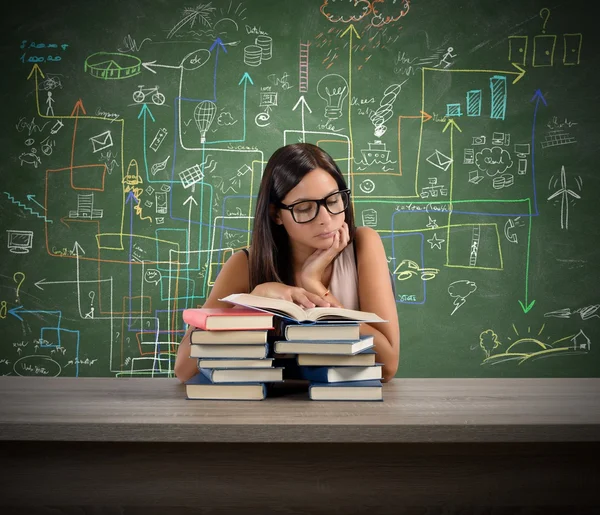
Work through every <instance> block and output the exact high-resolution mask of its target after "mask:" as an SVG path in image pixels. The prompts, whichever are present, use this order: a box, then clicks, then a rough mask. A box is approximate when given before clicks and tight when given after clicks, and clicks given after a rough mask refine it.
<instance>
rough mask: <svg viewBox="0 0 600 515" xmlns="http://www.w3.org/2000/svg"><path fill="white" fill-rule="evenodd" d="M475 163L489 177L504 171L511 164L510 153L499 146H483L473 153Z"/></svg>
mask: <svg viewBox="0 0 600 515" xmlns="http://www.w3.org/2000/svg"><path fill="white" fill-rule="evenodd" d="M475 164H476V165H477V168H479V169H480V170H481V171H482V172H485V173H487V174H488V175H489V176H490V177H493V176H494V175H498V174H501V173H504V172H505V171H506V170H508V169H509V168H510V167H511V166H512V165H513V161H512V158H511V157H510V154H509V153H508V152H507V151H506V150H504V149H503V148H501V147H492V148H484V149H483V150H482V151H481V152H477V154H476V155H475Z"/></svg>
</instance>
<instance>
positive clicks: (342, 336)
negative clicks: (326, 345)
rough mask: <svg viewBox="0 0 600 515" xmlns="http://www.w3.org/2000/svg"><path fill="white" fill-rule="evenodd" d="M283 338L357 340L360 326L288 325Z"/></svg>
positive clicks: (331, 324) (330, 324) (329, 324)
mask: <svg viewBox="0 0 600 515" xmlns="http://www.w3.org/2000/svg"><path fill="white" fill-rule="evenodd" d="M284 336H285V339H286V340H319V341H323V340H358V339H359V338H360V324H358V323H356V324H333V323H328V324H289V325H287V326H286V327H285V330H284Z"/></svg>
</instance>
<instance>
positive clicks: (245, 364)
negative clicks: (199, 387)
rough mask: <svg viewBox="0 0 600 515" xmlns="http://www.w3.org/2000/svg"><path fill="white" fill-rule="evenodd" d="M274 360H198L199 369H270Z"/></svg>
mask: <svg viewBox="0 0 600 515" xmlns="http://www.w3.org/2000/svg"><path fill="white" fill-rule="evenodd" d="M272 366H273V358H264V359H235V358H231V359H227V358H219V359H216V358H213V359H210V358H198V368H270V367H272Z"/></svg>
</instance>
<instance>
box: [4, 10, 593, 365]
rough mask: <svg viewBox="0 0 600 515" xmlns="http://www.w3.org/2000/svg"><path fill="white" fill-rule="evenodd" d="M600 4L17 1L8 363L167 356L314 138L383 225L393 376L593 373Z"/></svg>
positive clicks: (8, 29)
mask: <svg viewBox="0 0 600 515" xmlns="http://www.w3.org/2000/svg"><path fill="white" fill-rule="evenodd" d="M355 4H356V5H355ZM586 7H587V4H586V3H584V2H583V0H576V1H571V2H563V3H560V4H558V5H554V4H552V5H550V4H547V3H543V2H538V1H534V2H520V1H518V0H507V1H504V2H497V1H491V0H490V1H476V0H459V1H456V2H424V1H417V0H414V1H410V2H409V1H408V0H405V1H391V0H377V1H376V0H373V1H367V0H359V1H357V2H354V1H348V0H344V1H342V0H338V1H334V0H306V1H302V2H299V1H294V0H285V1H284V0H276V1H275V0H269V1H266V0H223V1H214V0H213V1H212V2H200V3H196V4H195V5H191V6H190V5H188V3H186V2H183V1H181V2H179V1H175V2H142V1H139V0H132V1H130V2H118V1H116V0H105V1H103V2H99V1H98V2H94V1H90V2H76V1H70V2H59V3H58V4H52V3H47V2H46V3H42V2H40V1H34V2H21V3H17V4H16V5H15V7H14V9H15V10H14V14H11V15H10V16H5V17H4V18H3V20H2V22H1V23H2V52H3V56H4V65H3V81H2V82H3V86H2V106H3V112H4V115H3V116H2V118H1V119H0V123H2V125H3V126H2V130H1V131H0V134H1V135H0V138H1V142H2V150H3V159H2V164H1V166H2V189H1V190H0V216H1V220H2V231H1V232H0V255H1V258H0V261H1V265H0V269H1V275H0V331H1V334H2V339H1V340H2V345H1V346H0V374H4V375H61V376H114V377H116V376H121V377H122V376H168V375H172V374H173V362H174V356H175V353H176V351H177V345H178V342H179V340H180V338H181V336H182V331H183V329H184V328H183V323H182V320H181V311H182V310H183V309H184V308H186V307H189V306H199V305H202V303H203V302H204V300H205V299H206V297H207V295H208V293H209V292H210V288H211V285H212V284H213V283H214V280H215V277H216V276H217V274H218V272H219V270H220V267H221V266H222V263H223V262H224V261H225V260H226V259H227V258H228V257H229V256H230V255H231V254H232V252H234V251H235V250H237V249H240V248H243V247H246V246H247V245H248V244H249V241H250V236H251V232H252V214H253V211H254V204H255V199H256V193H257V189H258V185H259V181H260V177H261V173H262V170H263V167H264V164H265V162H266V160H267V159H268V157H269V156H270V155H271V153H272V152H273V151H274V150H275V149H276V148H278V147H279V146H282V145H284V144H287V143H291V142H298V141H307V142H312V143H315V144H318V145H320V146H321V147H323V148H324V149H325V150H327V151H328V152H329V153H330V154H331V155H332V156H334V158H335V159H337V161H338V163H339V164H340V167H341V169H342V170H343V172H344V175H345V177H346V178H347V180H348V183H349V186H350V187H351V189H352V193H353V202H354V208H355V212H356V217H357V224H358V225H368V226H371V227H373V228H375V229H376V230H377V231H378V232H379V233H380V235H381V237H382V238H383V241H384V244H385V247H386V250H387V254H388V260H389V268H390V272H392V274H393V276H394V281H395V289H396V295H397V298H396V302H397V308H398V313H399V317H400V324H401V335H402V339H401V365H400V369H399V372H398V375H399V376H404V377H428V376H429V377H500V376H526V377H542V376H543V377H560V376H570V377H580V376H598V374H599V371H600V366H599V365H600V358H599V355H600V353H599V352H598V346H599V345H600V338H599V337H600V330H599V324H598V321H599V318H600V311H597V310H598V307H599V306H600V296H599V292H598V285H599V284H600V273H599V266H598V263H599V257H600V251H599V250H598V241H599V239H598V237H599V234H600V233H599V229H598V223H597V217H598V214H599V210H598V208H597V206H598V204H597V202H598V199H595V198H594V195H597V194H598V191H600V182H599V179H598V159H597V156H598V152H597V145H598V143H597V142H598V141H599V139H600V138H599V136H600V133H599V131H598V128H597V120H596V116H595V115H596V113H597V103H598V93H597V85H596V83H597V78H598V72H597V67H596V64H595V63H596V56H597V51H598V48H599V45H598V40H597V39H596V34H597V29H596V27H595V26H594V19H593V16H592V15H591V14H587V13H586ZM594 192H596V193H594Z"/></svg>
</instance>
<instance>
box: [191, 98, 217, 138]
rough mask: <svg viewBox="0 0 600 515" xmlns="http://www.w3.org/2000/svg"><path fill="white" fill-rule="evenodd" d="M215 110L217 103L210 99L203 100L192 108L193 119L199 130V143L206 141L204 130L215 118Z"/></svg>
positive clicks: (206, 129)
mask: <svg viewBox="0 0 600 515" xmlns="http://www.w3.org/2000/svg"><path fill="white" fill-rule="evenodd" d="M216 112H217V104H215V103H214V102H211V101H210V100H203V101H202V102H200V103H199V104H198V105H197V106H196V109H194V121H195V122H196V125H197V126H198V130H199V131H200V143H204V142H205V141H206V131H208V129H209V128H210V125H211V124H212V122H213V120H214V119H215V113H216Z"/></svg>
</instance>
